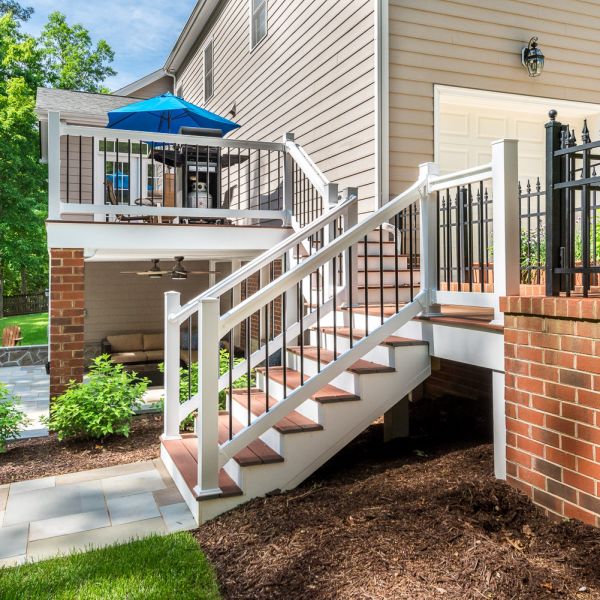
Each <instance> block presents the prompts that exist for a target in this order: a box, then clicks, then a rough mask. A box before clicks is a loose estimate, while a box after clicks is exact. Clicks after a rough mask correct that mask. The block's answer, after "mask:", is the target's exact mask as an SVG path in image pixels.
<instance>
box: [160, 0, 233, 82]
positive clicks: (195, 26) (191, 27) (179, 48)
mask: <svg viewBox="0 0 600 600" xmlns="http://www.w3.org/2000/svg"><path fill="white" fill-rule="evenodd" d="M220 1H221V0H198V1H197V2H196V6H194V9H193V10H192V14H191V15H190V16H189V18H188V20H187V21H186V24H185V25H184V26H183V29H182V30H181V33H180V34H179V37H178V38H177V41H176V42H175V45H174V46H173V49H172V50H171V52H170V53H169V56H168V57H167V60H166V61H165V66H164V70H165V71H166V72H167V73H174V72H175V71H177V70H178V69H179V67H180V66H181V64H182V63H183V61H184V60H185V58H186V57H187V55H188V54H189V53H190V50H191V49H192V48H193V47H194V44H195V43H196V41H197V40H198V37H200V34H201V33H202V30H203V29H204V27H205V26H206V24H207V23H208V21H209V19H210V17H211V15H212V14H213V12H214V11H215V9H216V8H217V6H218V5H219V3H220Z"/></svg>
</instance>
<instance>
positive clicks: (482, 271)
mask: <svg viewBox="0 0 600 600" xmlns="http://www.w3.org/2000/svg"><path fill="white" fill-rule="evenodd" d="M477 200H478V204H479V208H478V212H479V278H480V280H481V281H480V287H481V291H482V292H485V278H486V271H485V266H486V265H485V264H484V261H483V251H484V249H483V244H484V229H483V227H484V217H483V181H480V182H479V190H478V191H477Z"/></svg>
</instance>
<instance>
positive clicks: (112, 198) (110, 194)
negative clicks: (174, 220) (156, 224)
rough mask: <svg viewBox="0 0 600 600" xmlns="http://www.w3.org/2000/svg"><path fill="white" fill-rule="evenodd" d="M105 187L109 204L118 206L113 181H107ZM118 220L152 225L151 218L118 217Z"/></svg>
mask: <svg viewBox="0 0 600 600" xmlns="http://www.w3.org/2000/svg"><path fill="white" fill-rule="evenodd" d="M104 185H105V186H106V196H105V197H106V198H108V200H109V204H112V205H113V206H118V205H119V203H118V202H117V196H116V194H115V188H114V186H113V184H112V182H111V181H109V180H108V179H106V180H105V182H104ZM116 219H117V221H118V222H120V223H151V222H152V221H151V218H150V217H145V216H137V215H136V216H128V215H116Z"/></svg>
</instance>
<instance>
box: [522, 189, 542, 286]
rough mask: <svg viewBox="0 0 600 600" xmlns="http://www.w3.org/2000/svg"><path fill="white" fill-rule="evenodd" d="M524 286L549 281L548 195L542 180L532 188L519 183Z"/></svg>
mask: <svg viewBox="0 0 600 600" xmlns="http://www.w3.org/2000/svg"><path fill="white" fill-rule="evenodd" d="M519 220H520V226H521V231H520V244H521V248H520V250H521V254H520V256H521V283H524V284H532V285H543V284H544V282H545V281H546V274H545V271H546V193H545V192H544V191H543V190H542V184H541V182H540V179H539V177H538V178H537V180H536V181H535V182H534V183H533V184H532V183H531V181H529V180H528V181H527V182H526V183H525V185H521V182H519Z"/></svg>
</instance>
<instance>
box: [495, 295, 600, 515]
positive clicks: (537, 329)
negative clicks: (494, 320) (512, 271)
mask: <svg viewBox="0 0 600 600" xmlns="http://www.w3.org/2000/svg"><path fill="white" fill-rule="evenodd" d="M501 308H502V310H503V312H504V313H505V330H504V341H505V371H506V390H505V399H506V427H507V439H506V444H507V447H506V460H507V463H506V466H507V481H508V482H509V483H510V484H511V485H513V486H515V487H516V488H518V489H519V490H521V491H522V492H524V493H525V494H527V495H528V496H529V497H530V498H532V499H533V501H534V502H535V503H537V504H539V505H541V506H542V507H544V508H545V509H546V511H547V512H548V514H550V515H551V516H556V517H568V518H575V519H579V520H581V521H584V522H585V523H589V524H591V525H596V526H600V299H590V298H539V297H537V298H526V297H509V298H503V299H502V306H501Z"/></svg>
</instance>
